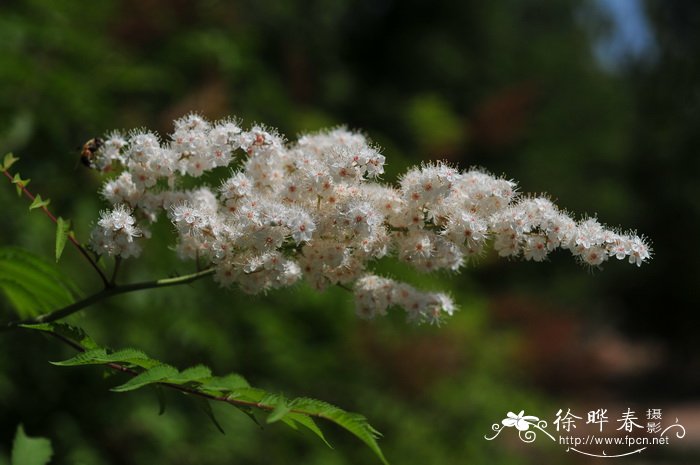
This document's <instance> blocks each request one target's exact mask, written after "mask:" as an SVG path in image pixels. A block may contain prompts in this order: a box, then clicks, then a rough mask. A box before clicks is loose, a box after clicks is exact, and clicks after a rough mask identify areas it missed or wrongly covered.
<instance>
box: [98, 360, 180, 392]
mask: <svg viewBox="0 0 700 465" xmlns="http://www.w3.org/2000/svg"><path fill="white" fill-rule="evenodd" d="M177 375H178V371H177V369H176V368H174V367H171V366H170V365H165V364H163V365H158V366H155V367H153V368H151V369H148V370H146V371H144V372H143V373H140V374H139V375H137V376H135V377H134V378H132V379H130V380H129V381H127V382H126V383H124V384H122V385H120V386H117V387H113V388H112V389H111V390H112V391H114V392H126V391H133V390H134V389H138V388H142V387H144V386H148V385H149V384H154V383H162V382H167V379H168V378H173V377H175V376H177Z"/></svg>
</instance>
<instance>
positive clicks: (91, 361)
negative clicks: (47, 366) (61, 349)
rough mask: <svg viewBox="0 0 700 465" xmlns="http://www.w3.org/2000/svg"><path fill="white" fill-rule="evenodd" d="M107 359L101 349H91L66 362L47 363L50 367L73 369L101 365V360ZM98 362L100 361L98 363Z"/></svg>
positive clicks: (104, 351)
mask: <svg viewBox="0 0 700 465" xmlns="http://www.w3.org/2000/svg"><path fill="white" fill-rule="evenodd" d="M105 357H107V351H106V350H105V349H103V348H98V349H92V350H88V351H85V352H80V353H79V354H78V355H76V356H75V357H71V358H69V359H68V360H63V361H62V362H49V363H51V364H52V365H56V366H59V367H74V366H80V365H95V364H99V365H101V364H102V363H103V362H102V361H101V359H102V358H105ZM98 360H100V361H98Z"/></svg>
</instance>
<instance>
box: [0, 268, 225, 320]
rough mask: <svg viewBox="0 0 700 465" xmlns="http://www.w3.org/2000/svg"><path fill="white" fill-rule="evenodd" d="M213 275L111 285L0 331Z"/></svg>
mask: <svg viewBox="0 0 700 465" xmlns="http://www.w3.org/2000/svg"><path fill="white" fill-rule="evenodd" d="M213 273H214V269H213V268H209V269H206V270H203V271H199V272H197V273H192V274H188V275H184V276H178V277H176V278H165V279H157V280H155V281H144V282H140V283H132V284H124V285H121V286H119V285H113V286H110V287H107V288H105V289H103V290H101V291H100V292H98V293H96V294H92V295H91V296H89V297H86V298H85V299H83V300H79V301H78V302H74V303H72V304H70V305H68V306H66V307H63V308H61V309H58V310H55V311H53V312H51V313H45V314H43V315H39V316H37V317H35V318H28V319H26V320H20V321H11V322H9V323H5V324H4V325H2V326H0V331H6V330H9V329H13V328H16V327H18V326H19V325H31V324H39V323H49V322H51V321H56V320H60V319H61V318H65V317H67V316H68V315H72V314H73V313H75V312H77V311H79V310H82V309H83V308H85V307H89V306H90V305H92V304H94V303H96V302H100V301H102V300H105V299H108V298H110V297H112V296H115V295H118V294H125V293H127V292H134V291H140V290H143V289H153V288H157V287H168V286H177V285H179V284H187V283H191V282H192V281H196V280H198V279H200V278H203V277H205V276H209V275H210V274H213Z"/></svg>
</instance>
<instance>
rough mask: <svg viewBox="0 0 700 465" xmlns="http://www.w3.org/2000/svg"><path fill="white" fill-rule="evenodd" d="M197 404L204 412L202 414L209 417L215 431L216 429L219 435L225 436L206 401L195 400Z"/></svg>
mask: <svg viewBox="0 0 700 465" xmlns="http://www.w3.org/2000/svg"><path fill="white" fill-rule="evenodd" d="M197 403H198V404H199V407H200V408H201V409H202V410H203V411H204V413H205V414H206V415H207V416H208V417H209V419H210V420H211V422H212V423H214V426H216V429H218V430H219V432H220V433H221V434H226V431H224V429H223V428H222V427H221V424H220V423H219V421H218V420H217V419H216V417H215V416H214V411H213V410H212V409H211V405H210V404H209V401H208V400H206V399H197Z"/></svg>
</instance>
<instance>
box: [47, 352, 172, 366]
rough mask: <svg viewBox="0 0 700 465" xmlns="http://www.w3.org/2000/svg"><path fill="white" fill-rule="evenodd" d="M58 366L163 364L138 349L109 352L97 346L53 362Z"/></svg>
mask: <svg viewBox="0 0 700 465" xmlns="http://www.w3.org/2000/svg"><path fill="white" fill-rule="evenodd" d="M51 363H52V364H54V365H58V366H80V365H104V364H107V363H121V364H125V365H135V366H138V367H141V368H153V367H155V366H158V365H162V363H161V362H159V361H158V360H154V359H152V358H150V357H149V356H148V355H146V354H145V353H143V352H141V351H140V350H137V349H123V350H118V351H116V352H113V353H111V354H110V353H107V351H106V350H105V349H103V348H95V349H93V350H87V351H85V352H82V353H79V354H78V355H76V356H75V357H72V358H69V359H68V360H63V361H61V362H51Z"/></svg>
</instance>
